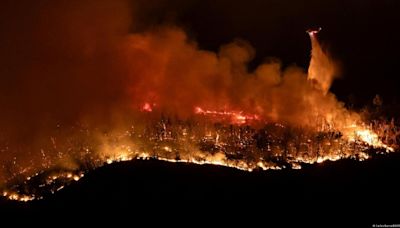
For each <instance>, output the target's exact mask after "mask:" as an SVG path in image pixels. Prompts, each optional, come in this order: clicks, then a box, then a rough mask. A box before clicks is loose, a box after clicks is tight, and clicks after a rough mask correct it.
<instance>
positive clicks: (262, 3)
mask: <svg viewBox="0 0 400 228" xmlns="http://www.w3.org/2000/svg"><path fill="white" fill-rule="evenodd" d="M139 3H141V4H142V5H145V9H146V10H143V11H141V12H142V17H145V18H147V21H148V22H149V21H150V24H151V23H159V22H162V23H165V21H169V22H171V23H175V24H178V25H180V26H183V27H185V28H186V29H187V30H188V31H189V33H190V34H191V35H192V36H193V37H194V38H195V39H196V40H197V41H198V42H199V45H200V47H202V48H205V49H211V50H217V49H218V47H219V46H220V45H221V44H223V43H227V42H230V41H231V40H232V39H234V38H238V37H239V38H243V39H245V40H248V41H249V42H250V43H251V44H252V45H253V46H254V47H255V49H256V51H257V56H256V59H255V61H254V63H253V64H254V65H257V63H258V62H260V61H262V60H263V59H264V58H266V57H277V58H279V59H281V60H282V61H283V63H285V64H297V65H300V66H302V67H307V65H308V60H309V59H308V57H309V55H308V53H309V48H310V44H309V40H308V36H307V35H306V33H305V32H304V31H305V30H306V29H308V28H309V27H312V26H321V27H322V28H323V30H322V32H321V33H320V40H321V42H322V43H323V44H324V45H325V46H326V47H327V48H328V49H329V50H330V52H331V54H332V55H333V56H334V57H335V58H336V59H337V60H338V61H339V62H340V63H341V65H342V72H341V76H342V79H340V80H337V81H336V82H335V83H334V85H333V87H332V90H333V92H334V93H335V94H337V96H338V97H339V98H341V99H342V100H346V99H348V97H349V95H351V94H352V96H353V97H354V96H355V97H356V98H357V99H356V100H361V102H365V101H367V100H370V99H372V97H373V96H374V95H375V94H380V95H382V96H383V98H384V99H385V98H386V100H390V101H391V100H393V99H395V98H396V97H397V99H398V98H399V93H400V92H399V91H398V89H397V88H398V86H399V85H400V84H399V83H398V80H397V78H398V77H399V75H398V60H399V57H398V53H399V51H400V44H399V42H398V41H399V40H400V39H399V38H400V35H399V32H398V29H399V22H400V14H399V10H400V4H399V2H398V1H395V0H324V1H320V0H302V1H295V0H246V1H230V0H217V1H214V0H201V1H200V0H199V1H183V0H172V1H144V0H143V1H139ZM149 15H150V16H149ZM149 18H150V19H149Z"/></svg>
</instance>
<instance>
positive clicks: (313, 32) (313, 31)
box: [306, 27, 322, 36]
mask: <svg viewBox="0 0 400 228" xmlns="http://www.w3.org/2000/svg"><path fill="white" fill-rule="evenodd" d="M321 29H322V28H321V27H318V28H310V29H308V30H307V31H306V32H307V33H308V35H310V36H311V35H315V34H317V33H319V31H321Z"/></svg>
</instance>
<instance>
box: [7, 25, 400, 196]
mask: <svg viewBox="0 0 400 228" xmlns="http://www.w3.org/2000/svg"><path fill="white" fill-rule="evenodd" d="M319 31H320V29H318V30H309V31H308V33H309V35H310V37H311V41H312V46H313V48H312V59H311V63H310V67H309V70H308V76H307V77H308V78H307V79H308V81H307V80H303V79H302V78H300V79H299V78H296V77H297V76H294V78H295V79H296V80H298V81H295V82H298V83H305V85H303V87H302V89H303V90H305V91H308V92H309V93H310V94H312V95H313V96H312V97H313V98H314V99H318V98H321V97H322V98H326V99H322V100H318V101H319V104H322V103H323V102H325V101H329V102H331V103H330V106H329V107H330V109H329V110H330V113H325V112H324V111H320V110H325V109H324V108H320V109H318V108H315V110H318V111H319V112H318V113H312V112H302V111H301V112H299V113H298V114H302V115H300V116H301V117H302V119H301V121H305V119H306V118H307V115H304V114H310V115H311V116H312V117H314V116H321V118H322V119H323V120H324V121H325V122H329V124H328V125H329V127H326V128H325V127H321V126H315V125H317V124H316V123H314V122H317V121H314V119H312V118H311V119H312V120H311V121H309V122H312V123H311V124H309V125H310V126H307V127H303V126H302V125H299V126H291V125H290V124H283V123H284V121H282V122H280V121H276V122H274V123H269V122H266V121H263V120H265V119H266V116H278V114H277V113H276V112H275V111H276V110H275V109H274V108H272V110H273V111H272V113H269V114H270V115H265V113H262V112H261V111H260V112H258V111H257V112H256V111H254V110H247V109H242V110H240V109H239V110H238V109H235V110H230V109H229V108H220V109H217V110H210V109H207V108H206V107H200V106H194V107H193V106H189V108H193V109H194V113H192V114H194V115H195V116H205V117H207V118H204V119H207V120H209V119H212V121H198V119H202V118H189V119H188V120H182V119H179V118H175V119H174V118H169V117H165V116H164V114H163V113H162V110H160V113H161V114H160V117H155V116H156V115H155V114H156V113H158V112H154V110H155V108H156V107H157V108H160V107H161V103H160V104H159V103H157V105H156V103H152V102H149V101H146V102H143V103H139V105H137V104H135V107H136V108H135V112H136V113H137V112H143V113H150V112H153V114H154V115H153V114H151V115H147V114H141V116H144V117H143V118H146V115H147V116H149V118H148V120H147V121H143V120H137V119H136V120H133V121H132V122H133V125H132V126H130V127H128V126H125V128H124V127H123V130H121V129H120V128H119V129H111V130H110V131H109V132H104V131H102V130H99V129H88V128H85V127H80V128H76V129H74V130H75V131H74V133H75V134H72V135H73V136H72V137H71V138H67V137H66V138H67V139H66V140H65V141H66V143H64V144H65V145H64V147H63V145H62V144H59V143H58V141H57V140H56V137H50V138H51V146H50V147H49V148H44V149H41V150H40V152H41V154H42V157H43V165H42V166H41V167H40V168H41V169H42V170H41V172H36V173H35V174H34V175H29V174H28V170H29V169H28V168H26V167H23V168H21V169H20V170H16V171H15V172H13V177H10V178H9V179H8V180H7V181H8V182H7V183H5V186H6V187H5V188H4V189H3V196H4V197H6V198H7V199H10V200H18V201H23V202H26V201H31V200H34V199H41V198H43V196H44V195H46V194H54V193H55V192H58V191H61V190H62V189H63V188H64V186H66V185H68V184H69V183H70V182H74V181H79V180H80V179H81V178H82V177H83V176H84V173H85V172H89V171H90V170H93V169H96V168H99V167H101V166H103V165H106V164H112V163H115V162H123V161H131V160H135V159H142V160H147V159H157V160H161V161H167V162H183V163H193V164H199V165H203V164H210V165H218V166H226V167H231V168H236V169H239V170H243V171H248V172H251V171H253V170H257V169H258V170H268V169H285V168H292V169H301V167H302V165H303V164H314V163H322V162H325V161H336V160H339V159H346V158H350V159H356V160H359V161H363V160H366V159H369V158H371V157H372V156H373V155H374V154H373V153H372V152H370V150H369V149H370V148H371V147H372V148H375V149H377V151H379V150H380V149H385V151H386V152H393V151H395V149H396V148H397V146H398V144H397V141H396V140H397V138H398V135H399V133H398V132H400V130H394V129H393V128H394V127H395V126H393V125H391V128H392V130H391V131H390V132H388V131H386V132H383V133H382V132H381V133H380V134H378V133H377V132H376V131H375V129H374V128H372V127H367V125H366V124H364V123H361V121H360V119H361V118H360V115H358V114H357V113H355V114H354V113H350V112H349V111H348V110H343V108H340V107H341V106H340V105H338V104H337V103H335V102H337V101H336V100H333V101H332V100H329V96H327V93H328V90H329V87H330V85H331V82H332V74H333V72H334V70H335V69H334V65H333V64H332V61H331V60H330V59H329V58H328V56H327V55H325V53H324V52H323V50H322V49H321V47H320V46H319V44H318V42H317V39H316V34H317V33H318V32H319ZM157 47H159V46H157ZM236 48H237V47H236ZM174 50H175V49H174ZM229 51H232V50H229ZM229 51H228V52H229ZM235 51H237V50H236V49H234V51H233V52H235ZM239 51H243V50H241V49H240V50H239ZM242 54H243V53H242ZM213 56H214V55H213ZM230 57H231V58H232V56H230ZM150 59H151V58H150ZM239 60H240V61H238V62H243V61H242V59H239ZM165 62H168V61H165ZM171 62H174V61H171ZM175 62H176V61H175ZM244 62H245V61H244ZM212 63H214V59H213V62H212ZM210 65H214V64H210ZM224 66H225V65H224ZM221 68H223V67H221ZM264 68H265V69H261V70H259V72H258V74H257V72H256V73H255V74H254V75H251V76H252V77H253V76H254V77H256V76H257V77H260V78H262V80H264V81H267V84H268V83H269V84H268V85H270V84H271V83H272V84H274V83H275V82H277V81H279V79H276V78H275V79H274V78H272V79H271V78H268V77H269V76H268V75H267V76H265V75H264V74H263V73H262V72H263V71H264V70H265V71H266V72H267V73H270V71H273V70H271V69H272V68H273V67H272V68H271V66H266V67H265V66H264ZM270 68H271V69H270ZM260 72H261V73H260ZM225 73H226V72H225ZM254 77H253V78H254ZM279 77H280V76H279ZM166 78H167V77H166ZM274 85H275V84H274ZM291 86H292V84H290V83H289V89H292V87H291ZM260 91H262V92H264V90H260ZM306 95H308V94H306ZM310 96H311V95H310ZM305 97H308V96H305ZM303 100H306V98H304V99H303ZM295 101H297V99H295ZM157 102H158V101H157ZM196 104H198V103H196ZM285 104H286V103H285ZM291 104H293V102H292V103H291ZM305 104H307V105H310V104H311V105H315V104H314V103H312V102H311V103H305ZM317 104H318V103H317ZM209 107H213V106H211V105H210V106H209ZM226 107H230V106H229V104H227V105H226ZM238 107H240V106H238ZM283 107H286V106H283ZM300 107H301V108H302V109H304V106H300ZM323 107H325V106H323ZM311 108H313V107H311ZM160 109H161V108H160ZM289 110H290V111H291V110H292V109H289ZM312 110H314V109H312ZM157 111H158V110H157ZM191 112H192V111H191ZM333 112H337V113H335V115H334V113H333ZM255 113H257V114H255ZM284 113H285V114H286V115H285V116H290V117H291V116H292V113H287V112H284ZM349 113H350V114H349ZM351 114H354V115H351ZM333 116H345V117H348V118H346V122H344V121H343V120H341V119H340V118H337V119H334V118H333ZM354 116H355V117H354ZM150 117H151V118H150ZM157 118H158V119H157ZM285 120H286V119H285ZM347 120H350V121H347ZM143 122H145V123H143ZM255 122H257V124H253V123H255ZM287 122H288V123H290V121H287ZM215 123H218V124H215ZM348 123H351V124H348ZM354 123H357V124H354ZM380 124H381V125H382V126H384V125H387V124H386V123H380ZM254 125H257V127H256V126H254ZM260 125H261V127H260ZM336 125H338V126H340V127H336V128H335V127H333V126H336ZM126 128H127V129H126ZM77 129H78V130H77ZM99 135H100V136H99ZM387 135H390V136H392V135H395V136H394V137H392V139H393V140H392V142H389V140H387V139H386V140H385V139H384V138H385V137H384V136H387ZM0 139H1V138H0ZM6 148H8V147H6ZM46 151H51V152H53V154H54V151H56V154H57V159H55V158H54V159H51V158H49V156H47V154H46ZM375 153H376V152H375ZM71 154H73V155H74V156H72V155H71ZM67 155H68V156H67ZM70 156H71V157H73V159H74V161H76V163H77V164H74V165H75V166H74V168H69V169H55V167H58V166H57V165H58V163H57V161H59V160H62V159H60V158H63V159H65V160H67V159H66V157H68V158H70ZM13 162H14V165H15V164H16V162H15V161H13ZM32 170H33V169H32ZM25 174H26V176H27V177H26V179H25V180H24V181H23V182H22V183H20V182H18V183H15V182H13V181H14V180H19V179H18V177H20V176H21V175H25ZM13 178H14V179H13ZM36 185H37V186H36ZM38 189H39V190H38ZM32 192H35V194H33V193H32ZM36 192H39V193H36Z"/></svg>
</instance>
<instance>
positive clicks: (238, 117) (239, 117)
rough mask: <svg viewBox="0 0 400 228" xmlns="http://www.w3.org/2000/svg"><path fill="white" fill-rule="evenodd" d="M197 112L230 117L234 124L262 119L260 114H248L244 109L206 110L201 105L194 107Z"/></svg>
mask: <svg viewBox="0 0 400 228" xmlns="http://www.w3.org/2000/svg"><path fill="white" fill-rule="evenodd" d="M194 112H195V114H199V115H206V116H212V117H222V118H229V120H230V121H231V123H232V124H245V123H246V122H248V121H251V120H260V117H259V116H258V115H255V114H254V115H246V114H243V111H215V110H204V109H202V108H201V107H195V108H194Z"/></svg>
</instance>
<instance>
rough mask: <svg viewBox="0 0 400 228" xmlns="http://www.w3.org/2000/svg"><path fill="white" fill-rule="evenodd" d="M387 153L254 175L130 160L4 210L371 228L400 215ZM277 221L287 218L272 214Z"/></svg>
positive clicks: (393, 166) (394, 170)
mask: <svg viewBox="0 0 400 228" xmlns="http://www.w3.org/2000/svg"><path fill="white" fill-rule="evenodd" d="M387 156H388V155H382V156H380V157H377V158H375V159H371V160H368V161H365V162H361V163H360V162H357V161H355V160H342V161H339V162H327V163H323V164H318V165H310V166H307V167H304V169H302V170H292V169H285V170H274V171H270V172H262V171H261V170H259V171H256V172H252V173H247V172H242V171H240V170H235V169H232V168H226V167H221V166H213V165H203V166H198V165H193V164H186V163H168V162H162V161H157V160H150V161H140V160H136V161H128V162H122V163H116V164H112V165H110V166H105V167H102V168H99V169H97V170H95V171H93V172H91V173H88V174H87V175H86V176H85V177H84V178H83V179H82V180H80V181H79V182H76V183H73V184H71V185H70V186H69V187H68V188H65V189H63V190H61V191H59V192H57V193H56V194H54V195H51V196H48V197H46V198H45V199H43V200H39V201H31V202H29V203H27V204H26V203H22V202H17V201H5V200H4V199H2V201H0V205H1V206H2V210H3V211H4V212H5V213H21V215H22V214H23V213H33V214H35V213H39V212H40V213H50V214H55V215H56V216H57V214H58V216H60V215H61V214H65V213H68V212H70V213H74V214H76V215H84V214H86V213H88V212H91V213H92V212H93V213H98V212H103V213H108V214H109V215H115V214H121V215H122V214H132V215H133V217H132V218H135V217H137V218H139V217H140V216H142V215H143V216H149V217H154V216H166V215H171V216H172V215H176V214H177V213H178V214H183V215H185V213H188V214H192V213H195V212H197V213H199V212H201V213H207V214H209V213H211V214H212V213H225V212H228V213H242V214H243V216H244V217H241V218H238V219H239V220H241V219H243V218H245V217H246V213H249V211H248V210H250V211H253V210H257V211H259V212H260V213H262V214H269V216H272V215H277V216H281V215H282V214H284V215H285V216H294V217H295V218H297V216H302V218H304V220H299V221H298V222H299V223H301V224H304V222H307V223H308V224H313V222H312V221H313V220H307V219H305V218H308V216H318V217H320V218H322V219H329V218H330V219H332V217H334V218H335V219H334V220H332V222H331V223H330V224H337V223H340V222H344V221H347V222H357V223H358V224H364V223H365V224H369V223H370V222H377V221H388V219H396V218H397V213H396V210H393V209H392V206H391V205H397V204H398V203H400V201H399V198H398V196H397V195H398V191H399V189H398V187H395V185H393V183H394V182H395V180H397V179H398V178H399V173H400V168H399V166H398V163H399V162H400V157H399V155H398V154H396V155H394V156H391V159H390V160H389V159H387ZM344 205H346V206H344ZM357 214H362V215H363V216H365V217H364V219H363V220H362V221H361V220H360V219H359V217H357V216H356V215H357ZM195 217H196V216H195ZM278 218H280V217H278ZM217 220H218V221H220V220H219V219H217ZM272 221H281V220H280V219H274V218H272V217H269V222H272ZM316 221H319V220H316ZM282 222H284V221H282ZM296 223H297V222H296Z"/></svg>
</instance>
